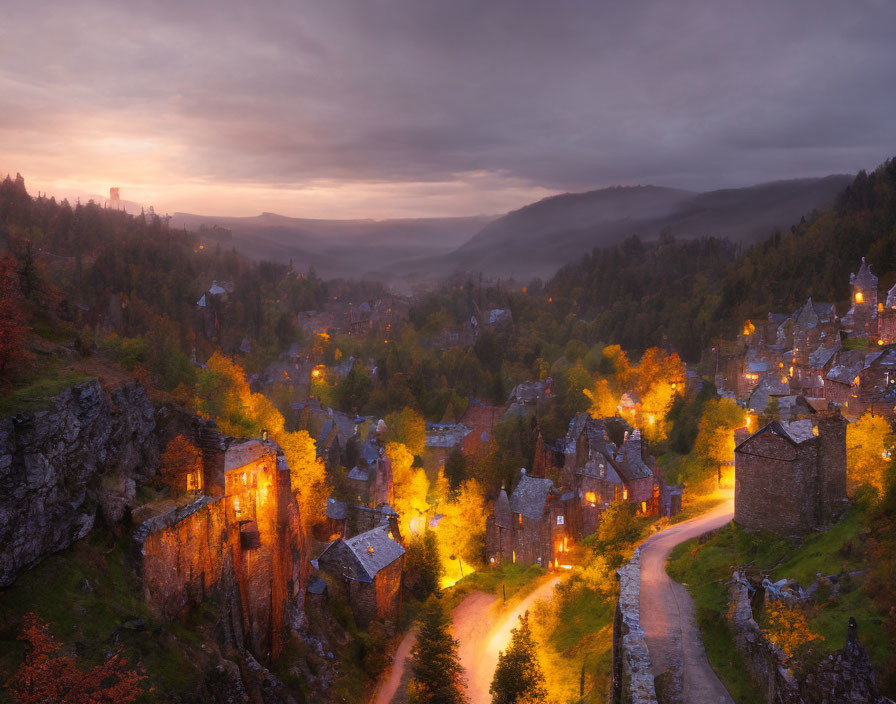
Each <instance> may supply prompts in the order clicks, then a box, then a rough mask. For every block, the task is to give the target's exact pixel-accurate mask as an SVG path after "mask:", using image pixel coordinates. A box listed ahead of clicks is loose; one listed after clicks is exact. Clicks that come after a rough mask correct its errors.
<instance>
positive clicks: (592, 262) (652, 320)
mask: <svg viewBox="0 0 896 704" xmlns="http://www.w3.org/2000/svg"><path fill="white" fill-rule="evenodd" d="M863 256H865V257H866V258H867V259H868V262H869V263H870V264H871V266H872V269H873V270H874V271H875V272H876V273H879V274H881V275H883V276H884V279H883V280H882V281H881V284H882V285H887V286H889V285H891V284H892V283H893V281H892V280H891V279H889V278H886V276H887V275H888V274H890V272H893V271H894V270H896V160H889V161H887V162H886V163H884V164H883V165H881V166H880V167H879V168H878V169H876V170H875V171H873V172H872V173H870V174H866V173H865V172H861V173H859V174H858V175H857V176H856V178H855V179H854V180H853V181H852V183H851V184H850V185H849V186H848V187H847V188H846V189H845V190H844V191H843V192H842V193H841V194H840V195H839V196H838V198H837V202H836V204H835V205H834V206H833V207H832V208H830V209H828V210H825V211H822V212H815V213H807V214H806V215H805V216H804V217H803V218H802V219H801V220H800V222H798V223H794V225H793V226H792V227H791V228H790V230H788V231H786V232H783V233H776V234H774V235H773V236H772V237H770V238H768V239H767V240H765V241H763V242H761V243H758V244H755V245H752V246H750V247H747V248H745V249H742V250H741V251H740V252H737V251H736V249H735V247H734V246H733V245H731V244H730V243H726V242H723V241H719V240H716V239H703V240H696V241H677V240H675V239H674V238H672V237H671V236H669V235H667V236H664V237H662V238H660V241H659V242H657V243H654V244H645V243H643V242H641V241H640V240H638V239H637V238H632V239H629V240H627V241H626V242H624V243H622V244H619V245H616V246H614V247H610V248H604V249H595V250H594V251H593V252H592V253H591V254H588V255H586V256H585V257H583V258H582V259H581V260H580V261H579V262H577V263H575V264H571V265H568V266H566V267H564V268H563V269H561V270H560V271H559V272H558V273H557V275H556V276H555V277H554V278H553V279H552V280H551V281H550V282H549V283H548V284H547V285H546V287H545V291H546V293H547V294H548V295H549V296H550V297H552V298H553V299H554V301H555V302H556V303H557V304H558V306H559V307H560V308H561V309H562V310H563V311H565V312H568V313H573V314H575V315H577V316H581V317H583V318H585V319H586V320H587V321H589V324H588V328H587V335H588V338H589V339H593V340H612V341H614V342H618V343H619V344H621V345H622V346H623V347H626V348H629V349H643V348H645V347H648V346H650V345H657V344H662V343H664V342H668V343H669V344H671V345H672V346H673V347H674V348H676V349H677V350H679V351H681V353H682V354H683V355H684V356H685V357H686V358H687V359H691V360H696V359H697V358H698V357H699V353H700V350H701V349H703V348H704V347H705V346H706V345H707V344H708V343H709V341H710V340H711V339H712V338H713V337H716V336H722V335H731V334H733V333H735V332H736V331H737V329H738V328H739V326H740V325H742V324H743V321H744V320H746V319H748V318H751V317H754V316H765V315H766V314H767V313H768V312H771V311H775V312H788V311H791V310H793V309H794V308H795V307H796V306H797V305H798V304H800V303H802V302H804V301H805V300H806V298H808V297H809V296H812V297H813V298H815V299H816V300H819V301H828V302H834V303H841V302H843V303H845V301H846V299H847V298H848V292H849V274H850V273H851V272H854V271H856V270H857V267H858V264H859V262H860V260H861V258H862V257H863ZM842 312H845V311H842Z"/></svg>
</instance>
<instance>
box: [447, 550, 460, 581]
mask: <svg viewBox="0 0 896 704" xmlns="http://www.w3.org/2000/svg"><path fill="white" fill-rule="evenodd" d="M448 559H449V560H457V564H458V565H459V566H460V578H461V579H463V578H464V563H463V562H461V559H460V555H451V556H449V557H448Z"/></svg>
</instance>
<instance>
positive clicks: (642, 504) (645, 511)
mask: <svg viewBox="0 0 896 704" xmlns="http://www.w3.org/2000/svg"><path fill="white" fill-rule="evenodd" d="M641 513H647V502H646V501H642V502H641Z"/></svg>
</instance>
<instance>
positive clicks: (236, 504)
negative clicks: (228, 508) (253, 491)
mask: <svg viewBox="0 0 896 704" xmlns="http://www.w3.org/2000/svg"><path fill="white" fill-rule="evenodd" d="M233 513H234V514H235V515H237V516H239V515H240V499H239V497H237V498H235V499H234V500H233Z"/></svg>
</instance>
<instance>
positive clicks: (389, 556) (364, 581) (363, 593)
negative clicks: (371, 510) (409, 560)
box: [312, 526, 405, 627]
mask: <svg viewBox="0 0 896 704" xmlns="http://www.w3.org/2000/svg"><path fill="white" fill-rule="evenodd" d="M404 554H405V550H404V548H403V547H402V546H401V544H400V543H398V542H396V541H394V540H392V539H391V538H390V537H389V533H388V528H387V527H385V526H378V527H376V528H374V529H372V530H369V531H367V532H365V533H360V534H358V535H356V536H354V537H353V538H349V539H347V540H346V539H343V538H338V539H337V540H334V541H333V542H332V543H330V544H329V545H328V546H327V547H326V548H324V550H323V552H322V553H321V554H320V556H318V558H317V560H315V561H313V563H312V566H314V567H316V568H317V569H319V570H320V571H321V572H324V573H326V574H328V575H330V576H331V577H334V578H335V579H336V580H338V581H339V582H340V583H341V585H342V588H343V589H344V590H345V595H346V597H347V599H348V602H349V604H350V605H351V609H352V613H353V614H354V616H355V621H357V622H358V624H359V625H361V626H362V627H365V626H367V625H368V624H369V623H370V622H372V621H397V620H398V618H399V616H400V614H401V585H402V571H403V569H404ZM315 563H316V564H315Z"/></svg>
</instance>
